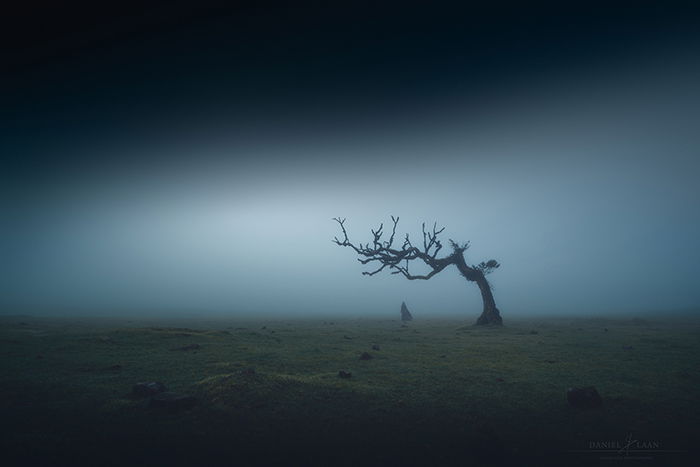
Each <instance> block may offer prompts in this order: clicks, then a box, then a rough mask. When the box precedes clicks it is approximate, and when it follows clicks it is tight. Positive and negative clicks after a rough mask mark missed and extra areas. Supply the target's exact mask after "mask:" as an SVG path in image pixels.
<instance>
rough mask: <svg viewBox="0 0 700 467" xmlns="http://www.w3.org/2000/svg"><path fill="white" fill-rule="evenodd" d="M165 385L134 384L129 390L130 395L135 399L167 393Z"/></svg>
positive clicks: (154, 383)
mask: <svg viewBox="0 0 700 467" xmlns="http://www.w3.org/2000/svg"><path fill="white" fill-rule="evenodd" d="M167 390H168V388H166V387H165V384H163V383H159V382H148V383H136V384H134V387H133V388H132V389H131V394H133V395H134V396H136V397H147V396H154V395H156V394H160V393H161V392H165V391H167Z"/></svg>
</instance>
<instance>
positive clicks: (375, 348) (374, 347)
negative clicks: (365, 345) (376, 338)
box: [372, 344, 381, 350]
mask: <svg viewBox="0 0 700 467" xmlns="http://www.w3.org/2000/svg"><path fill="white" fill-rule="evenodd" d="M372 350H381V348H380V347H379V346H378V345H377V344H374V345H373V346H372Z"/></svg>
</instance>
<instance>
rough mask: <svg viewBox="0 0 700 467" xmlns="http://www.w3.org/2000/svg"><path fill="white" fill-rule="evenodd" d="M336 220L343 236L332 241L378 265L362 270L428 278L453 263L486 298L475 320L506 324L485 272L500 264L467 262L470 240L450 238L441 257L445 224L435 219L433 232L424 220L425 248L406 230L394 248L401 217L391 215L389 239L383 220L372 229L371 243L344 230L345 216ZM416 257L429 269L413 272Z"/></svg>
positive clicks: (370, 272) (370, 273) (373, 273)
mask: <svg viewBox="0 0 700 467" xmlns="http://www.w3.org/2000/svg"><path fill="white" fill-rule="evenodd" d="M333 220H334V221H336V222H337V223H338V224H339V225H340V228H341V229H342V231H343V239H342V240H339V239H338V237H335V238H334V240H333V242H334V243H336V244H338V245H340V246H346V247H347V246H349V247H350V248H352V249H353V250H355V252H356V253H357V254H358V255H359V256H360V257H359V258H358V259H357V260H358V261H359V262H360V263H362V264H369V263H374V264H376V265H377V268H376V269H374V270H372V271H365V272H363V273H362V274H364V275H366V276H373V275H375V274H377V273H378V272H381V271H382V270H384V269H385V268H387V267H388V268H389V270H391V274H403V276H404V277H405V278H406V279H409V280H415V279H422V280H428V279H430V278H431V277H433V276H434V275H435V274H437V273H439V272H440V271H442V270H443V269H445V268H446V267H447V266H449V265H451V264H454V265H455V266H456V267H457V269H458V270H459V272H460V273H461V274H462V276H464V278H465V279H467V280H468V281H470V282H476V284H477V285H478V286H479V290H480V291H481V298H482V299H483V301H484V311H483V313H481V316H479V319H478V320H477V321H476V324H495V325H500V324H503V320H502V319H501V314H500V312H499V311H498V308H496V302H495V301H494V299H493V293H492V292H491V285H490V284H489V282H488V281H487V280H486V275H487V274H489V273H491V272H492V271H493V270H494V269H497V268H498V267H499V266H500V264H498V262H497V261H496V260H494V259H490V260H488V261H482V262H481V263H479V264H477V265H471V266H469V265H467V262H466V260H465V259H464V252H465V251H466V250H467V249H468V248H469V242H467V243H463V244H459V243H456V242H454V241H452V240H450V246H451V247H452V253H451V254H450V255H448V256H443V257H442V258H438V257H437V254H438V252H439V251H440V250H441V249H442V243H441V242H440V240H438V235H440V234H441V233H442V231H443V230H445V228H444V227H443V228H441V229H438V228H437V223H435V224H434V225H433V230H432V232H430V231H426V230H425V223H423V245H422V248H420V247H418V246H414V245H413V243H411V240H410V239H409V237H408V234H406V237H405V238H404V241H403V245H401V248H395V247H394V246H393V245H394V238H395V237H396V226H397V224H398V223H399V218H398V217H396V218H395V217H394V216H391V221H392V222H393V223H394V225H393V227H392V229H391V236H390V237H389V240H387V241H382V235H383V234H384V231H383V229H384V224H380V225H379V228H378V229H377V230H371V229H370V230H371V232H372V235H373V236H374V239H373V240H372V242H371V243H369V242H368V243H366V244H364V245H363V244H362V243H359V244H357V245H355V244H353V243H351V242H350V240H349V239H348V233H347V231H346V230H345V219H344V218H343V219H341V218H339V217H334V218H333ZM413 260H420V261H422V262H423V263H425V264H426V265H427V266H428V267H429V268H430V272H428V273H427V274H424V275H419V274H411V273H410V272H409V264H410V262H411V261H413Z"/></svg>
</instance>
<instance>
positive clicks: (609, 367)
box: [0, 317, 700, 466]
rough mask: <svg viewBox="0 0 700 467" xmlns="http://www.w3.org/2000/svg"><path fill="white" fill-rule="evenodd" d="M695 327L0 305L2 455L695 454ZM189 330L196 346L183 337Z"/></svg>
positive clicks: (610, 458) (380, 457) (291, 461)
mask: <svg viewBox="0 0 700 467" xmlns="http://www.w3.org/2000/svg"><path fill="white" fill-rule="evenodd" d="M659 318H663V317H659ZM699 331H700V321H697V320H692V319H690V318H685V319H681V318H678V319H675V320H672V321H661V319H659V320H658V321H656V320H654V319H653V318H650V319H649V320H640V319H618V320H616V319H551V318H548V319H541V320H530V321H525V320H522V321H517V320H514V319H513V320H509V321H508V323H507V326H505V327H503V328H501V329H493V328H477V327H473V326H465V322H464V321H456V320H424V321H416V322H412V323H410V324H409V325H407V326H402V325H401V322H400V321H392V320H378V319H377V320H372V319H358V320H336V321H334V322H331V321H322V320H320V319H319V320H317V321H310V320H307V321H301V320H294V321H293V320H289V321H265V322H253V321H233V320H230V321H226V320H223V319H222V320H219V321H211V322H204V321H199V322H197V321H187V322H185V321H179V322H175V321H173V322H165V321H162V322H146V321H137V320H134V321H126V320H122V321H107V320H97V319H83V320H68V319H38V318H28V317H25V318H17V317H14V318H10V317H7V318H1V319H0V379H1V381H2V386H1V387H0V415H2V418H1V419H0V426H1V427H2V432H3V433H2V435H3V436H2V443H3V453H4V459H7V460H9V461H10V464H16V465H42V464H43V465H62V464H65V465H81V464H84V465H141V464H150V465H175V464H178V465H252V464H258V465H353V466H354V465H494V464H503V465H597V464H599V463H600V464H602V465H611V464H616V463H618V462H621V461H624V462H625V464H630V463H639V465H659V466H661V465H663V466H666V465H695V461H696V460H697V459H696V457H697V456H696V454H700V453H695V449H696V448H695V446H696V445H697V442H698V441H700V437H699V436H698V433H700V428H699V427H700V425H699V423H700V410H699V409H698V401H697V396H698V394H699V392H698V387H700V376H699V373H698V371H697V368H698V366H699V363H700V332H699ZM191 344H198V345H199V348H194V349H191V350H174V349H179V348H181V347H184V346H188V345H191ZM373 345H377V346H379V350H375V349H372V346H373ZM362 352H368V353H369V354H370V355H371V356H372V358H371V359H369V360H361V359H360V355H361V353H362ZM339 370H346V371H348V372H351V373H352V377H351V378H349V379H342V378H339V377H338V371H339ZM140 381H161V382H163V383H165V384H166V385H167V386H168V389H169V390H171V391H174V392H178V393H182V394H189V395H194V396H196V397H197V401H198V403H197V405H196V406H195V407H194V408H192V409H189V410H180V411H167V410H162V409H154V408H149V407H148V400H147V399H136V398H133V397H131V396H130V391H131V388H132V386H133V385H134V384H135V383H137V382H140ZM589 385H593V386H595V387H596V388H597V390H598V391H599V392H600V394H601V395H602V397H603V400H604V405H603V407H602V408H600V409H591V410H581V409H575V408H573V407H570V406H569V405H568V404H567V401H566V389H567V388H568V387H571V386H589ZM628 435H631V436H632V439H634V440H638V441H639V443H637V444H635V445H633V446H632V447H633V448H634V447H636V448H637V449H641V448H645V449H646V451H644V452H642V451H639V450H638V451H636V452H634V451H624V450H623V451H622V452H617V450H616V449H615V450H613V451H611V452H595V449H593V447H592V443H598V445H597V446H595V447H597V448H598V449H600V448H601V445H600V444H599V443H601V442H602V443H608V444H607V445H604V446H603V447H604V448H605V449H609V448H610V447H611V446H614V443H619V444H620V445H621V446H624V444H625V440H626V438H627V436H628ZM676 451H681V452H676ZM10 464H7V463H5V464H4V465H10Z"/></svg>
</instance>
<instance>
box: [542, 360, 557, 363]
mask: <svg viewBox="0 0 700 467" xmlns="http://www.w3.org/2000/svg"><path fill="white" fill-rule="evenodd" d="M545 363H557V361H556V360H545Z"/></svg>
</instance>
